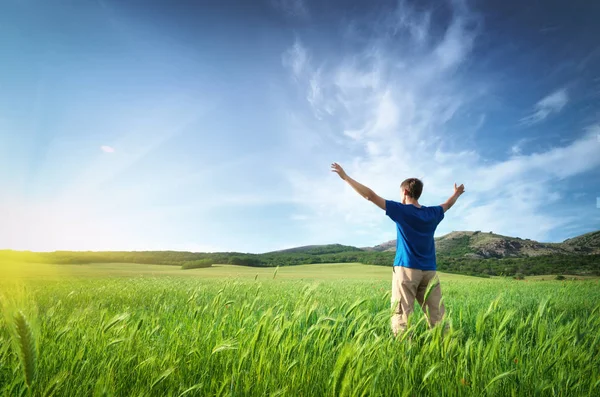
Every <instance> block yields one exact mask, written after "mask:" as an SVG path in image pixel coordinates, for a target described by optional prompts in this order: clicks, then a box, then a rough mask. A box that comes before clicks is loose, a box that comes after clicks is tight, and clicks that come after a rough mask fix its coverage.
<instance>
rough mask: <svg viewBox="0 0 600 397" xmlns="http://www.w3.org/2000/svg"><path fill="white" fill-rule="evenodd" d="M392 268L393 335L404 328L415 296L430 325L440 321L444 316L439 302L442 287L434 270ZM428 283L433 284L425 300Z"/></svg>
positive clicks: (443, 309)
mask: <svg viewBox="0 0 600 397" xmlns="http://www.w3.org/2000/svg"><path fill="white" fill-rule="evenodd" d="M392 269H393V277H392V309H394V313H393V315H392V332H394V335H398V332H400V331H404V330H405V329H406V322H407V320H408V316H409V315H410V314H411V313H412V312H413V310H414V305H415V298H416V299H417V302H419V304H420V305H421V308H423V312H424V313H425V315H426V316H427V320H428V322H429V326H430V327H433V326H434V325H435V324H437V323H438V322H440V321H441V320H442V317H444V312H445V308H444V304H443V303H442V302H441V299H442V289H441V287H440V282H439V279H438V278H437V276H436V272H435V270H418V269H409V268H407V267H403V266H393V267H392ZM430 283H435V284H432V289H431V291H430V292H429V295H428V296H427V301H425V294H426V292H427V288H428V285H429V284H430Z"/></svg>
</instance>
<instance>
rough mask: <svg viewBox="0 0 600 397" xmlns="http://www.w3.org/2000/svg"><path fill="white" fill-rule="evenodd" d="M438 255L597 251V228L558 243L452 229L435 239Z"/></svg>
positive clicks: (384, 247) (389, 247) (391, 245)
mask: <svg viewBox="0 0 600 397" xmlns="http://www.w3.org/2000/svg"><path fill="white" fill-rule="evenodd" d="M435 247H436V252H437V254H438V255H445V256H453V257H471V258H507V257H515V258H519V257H533V256H540V255H553V254H556V255H572V254H599V253H600V231H596V232H591V233H587V234H583V235H581V236H577V237H573V238H570V239H567V240H565V241H563V242H562V243H542V242H538V241H535V240H530V239H522V238H518V237H509V236H503V235H500V234H495V233H492V232H482V231H475V232H470V231H455V232H451V233H448V234H446V235H444V236H441V237H438V238H436V239H435ZM365 250H368V251H379V252H383V251H395V250H396V240H392V241H388V242H385V243H383V244H379V245H377V246H375V247H371V248H365Z"/></svg>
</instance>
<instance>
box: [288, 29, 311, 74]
mask: <svg viewBox="0 0 600 397" xmlns="http://www.w3.org/2000/svg"><path fill="white" fill-rule="evenodd" d="M282 63H283V66H285V67H289V68H290V69H291V70H292V73H293V75H294V77H295V78H300V77H301V76H302V74H303V73H304V72H306V70H307V67H308V52H307V51H306V48H305V47H304V45H303V44H302V42H301V41H300V40H299V39H298V38H296V41H295V42H294V45H293V46H292V47H291V48H289V49H288V50H287V51H286V52H285V53H284V54H283V55H282Z"/></svg>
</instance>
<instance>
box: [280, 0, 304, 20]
mask: <svg viewBox="0 0 600 397" xmlns="http://www.w3.org/2000/svg"><path fill="white" fill-rule="evenodd" d="M271 4H273V6H274V7H275V8H277V9H278V10H280V11H282V12H283V13H284V14H286V15H288V16H290V17H296V18H307V17H308V16H309V12H308V8H307V7H306V4H305V3H304V1H303V0H271Z"/></svg>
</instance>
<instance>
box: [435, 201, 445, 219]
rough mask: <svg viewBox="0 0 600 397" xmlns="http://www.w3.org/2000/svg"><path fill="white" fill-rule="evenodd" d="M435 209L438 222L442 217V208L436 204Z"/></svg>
mask: <svg viewBox="0 0 600 397" xmlns="http://www.w3.org/2000/svg"><path fill="white" fill-rule="evenodd" d="M435 209H436V210H437V211H438V223H440V222H441V221H442V219H444V209H443V208H442V206H441V205H438V206H436V207H435Z"/></svg>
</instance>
